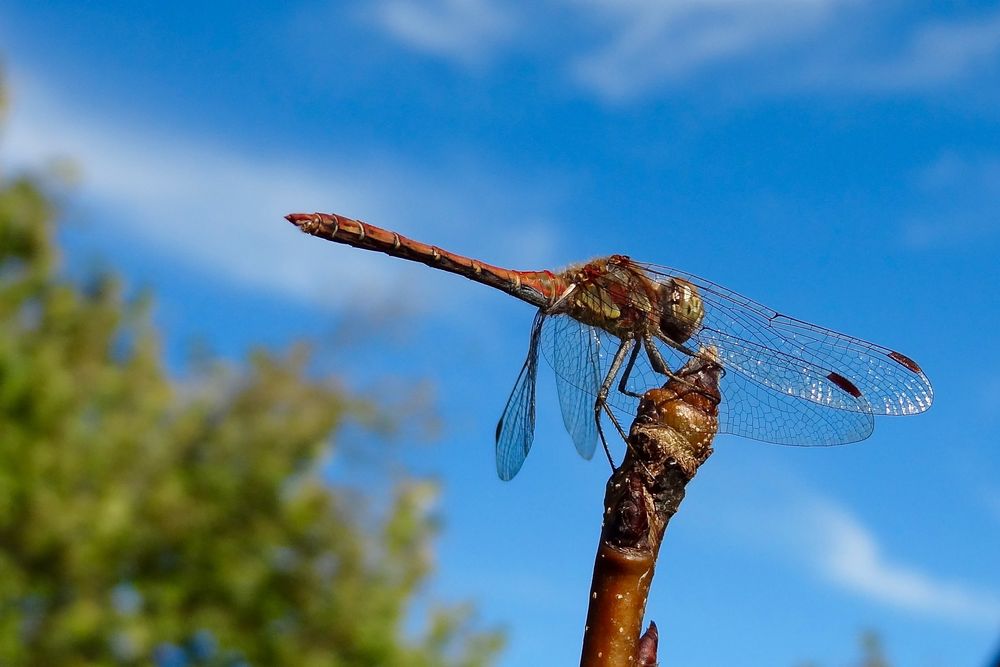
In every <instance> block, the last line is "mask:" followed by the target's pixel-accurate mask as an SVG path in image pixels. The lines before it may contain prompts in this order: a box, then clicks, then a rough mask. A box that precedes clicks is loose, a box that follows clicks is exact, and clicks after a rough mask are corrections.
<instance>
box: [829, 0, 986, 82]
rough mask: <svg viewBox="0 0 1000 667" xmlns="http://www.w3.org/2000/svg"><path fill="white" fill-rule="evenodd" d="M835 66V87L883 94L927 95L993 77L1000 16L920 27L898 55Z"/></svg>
mask: <svg viewBox="0 0 1000 667" xmlns="http://www.w3.org/2000/svg"><path fill="white" fill-rule="evenodd" d="M855 64H856V65H857V66H856V67H850V68H846V67H844V68H835V69H834V70H833V71H831V72H830V73H829V78H830V80H831V82H832V83H839V84H843V85H847V86H850V87H857V88H863V89H870V90H874V91H881V92H905V91H923V90H929V89H937V88H941V87H949V86H953V85H955V84H959V83H962V82H963V81H964V80H966V79H968V78H969V77H972V76H974V75H976V74H989V72H990V71H991V70H992V71H994V72H995V71H996V70H997V69H1000V68H998V65H1000V12H996V13H994V14H992V15H986V16H976V17H974V18H968V19H961V20H937V21H930V22H927V23H925V24H921V25H918V26H917V27H916V29H914V30H913V32H912V33H911V34H910V36H909V38H908V39H907V40H906V42H905V44H904V46H903V47H902V48H901V49H900V50H899V51H898V52H896V53H891V54H888V55H886V56H883V57H881V58H880V57H872V58H868V59H864V60H863V61H860V62H856V63H855Z"/></svg>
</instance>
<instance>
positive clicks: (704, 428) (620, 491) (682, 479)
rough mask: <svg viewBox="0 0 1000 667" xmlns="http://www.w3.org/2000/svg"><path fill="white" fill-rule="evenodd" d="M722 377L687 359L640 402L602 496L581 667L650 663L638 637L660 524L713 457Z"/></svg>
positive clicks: (652, 642) (645, 640)
mask: <svg viewBox="0 0 1000 667" xmlns="http://www.w3.org/2000/svg"><path fill="white" fill-rule="evenodd" d="M709 356H711V355H709ZM721 376H722V368H721V366H719V365H718V364H716V363H714V362H711V361H708V360H706V359H703V358H692V359H691V360H690V361H689V362H688V363H687V364H686V365H685V366H684V367H682V368H681V369H680V370H679V371H677V373H676V376H675V378H674V379H672V380H670V381H669V382H667V384H665V385H664V386H663V387H662V388H659V389H651V390H650V391H647V392H646V393H645V394H644V395H643V398H642V401H641V402H640V404H639V412H638V414H637V416H636V418H635V421H633V422H632V427H631V429H630V431H629V438H628V452H627V453H626V455H625V460H624V461H623V462H622V465H621V467H620V468H618V469H617V470H616V471H615V472H614V473H613V474H612V475H611V478H610V479H609V480H608V484H607V489H606V491H605V496H604V524H603V526H604V527H603V530H602V531H601V541H600V544H599V545H598V548H597V557H596V559H595V562H594V578H593V583H592V585H591V593H590V609H589V610H588V613H587V627H586V630H585V632H584V639H583V656H582V658H581V660H580V664H581V665H582V666H583V667H591V666H593V665H614V666H617V665H630V666H631V665H653V664H655V663H656V645H657V631H656V626H655V625H653V624H650V629H649V630H647V632H646V634H645V635H644V636H643V637H642V639H641V640H640V637H639V632H640V631H641V629H642V618H643V614H644V613H645V609H646V599H647V597H648V595H649V587H650V584H651V582H652V579H653V571H654V568H655V566H656V557H657V554H658V553H659V550H660V543H661V542H662V540H663V534H664V532H665V531H666V528H667V523H668V522H669V521H670V518H671V517H672V516H673V515H674V513H675V512H677V508H678V506H679V505H680V502H681V500H683V499H684V487H685V486H686V485H687V483H688V482H689V481H691V479H692V478H693V477H694V475H695V473H696V472H697V470H698V468H699V466H701V464H702V463H704V462H705V460H706V459H708V457H709V455H710V454H711V453H712V440H713V438H714V437H715V433H716V431H717V430H718V425H719V423H718V407H719V401H720V398H719V379H720V378H721Z"/></svg>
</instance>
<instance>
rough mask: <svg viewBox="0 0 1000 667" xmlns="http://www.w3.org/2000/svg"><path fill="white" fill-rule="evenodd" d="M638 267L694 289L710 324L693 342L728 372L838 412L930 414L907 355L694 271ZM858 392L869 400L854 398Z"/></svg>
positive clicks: (927, 387)
mask: <svg viewBox="0 0 1000 667" xmlns="http://www.w3.org/2000/svg"><path fill="white" fill-rule="evenodd" d="M637 267H639V268H640V269H642V270H643V271H644V272H645V273H646V274H647V275H648V276H649V277H650V278H651V279H653V280H655V281H657V282H661V283H662V282H663V281H665V280H668V279H669V278H671V277H675V276H676V277H679V278H682V279H684V280H686V281H688V282H690V283H691V284H692V285H694V286H695V287H696V288H697V290H698V292H699V294H700V296H701V298H702V301H703V302H704V308H705V319H704V321H703V323H702V327H701V329H700V330H699V331H698V332H697V333H696V334H695V335H694V336H692V338H691V340H690V341H689V344H690V345H693V346H698V345H705V346H707V345H714V346H716V347H717V348H718V349H719V356H720V357H721V360H722V362H723V364H724V365H725V366H726V368H727V369H731V370H736V371H738V372H740V373H742V374H743V375H744V376H746V377H747V378H749V379H752V380H753V381H754V382H755V383H758V384H761V385H764V386H767V387H769V388H771V389H773V390H775V391H777V392H788V391H791V392H792V393H795V394H797V395H799V396H800V397H802V398H805V399H806V400H809V401H813V402H818V403H821V404H823V405H828V406H830V407H837V408H841V409H846V410H855V411H859V410H860V411H861V412H866V411H868V410H871V411H872V412H874V413H875V414H880V415H910V414H916V413H919V412H923V411H924V410H926V409H927V408H929V407H930V405H931V403H932V401H933V399H934V391H933V389H932V387H931V383H930V380H928V379H927V376H926V375H925V374H924V373H923V371H922V370H921V369H920V367H919V366H918V365H917V364H916V362H914V361H913V360H912V359H910V358H909V357H907V356H905V355H903V354H900V353H899V352H895V351H893V350H890V349H889V348H886V347H883V346H881V345H876V344H875V343H870V342H868V341H865V340H862V339H860V338H855V337H853V336H847V335H845V334H841V333H838V332H836V331H832V330H830V329H825V328H823V327H820V326H817V325H815V324H809V323H808V322H803V321H801V320H797V319H795V318H792V317H788V316H786V315H782V314H781V313H779V312H777V311H775V310H772V309H771V308H768V307H766V306H764V305H762V304H760V303H757V302H756V301H753V300H752V299H748V298H747V297H744V296H742V295H740V294H738V293H736V292H734V291H732V290H730V289H727V288H725V287H723V286H721V285H717V284H715V283H713V282H712V281H710V280H706V279H705V278H701V277H700V276H696V275H694V274H691V273H687V272H686V271H680V270H676V269H672V268H670V267H665V266H658V265H653V264H637ZM818 371H826V374H823V373H820V372H818ZM844 380H847V382H846V383H845V382H844ZM837 389H840V390H841V391H839V392H838V391H837ZM855 393H857V394H860V398H862V399H863V400H862V401H851V400H848V399H849V397H851V396H852V395H853V394H855Z"/></svg>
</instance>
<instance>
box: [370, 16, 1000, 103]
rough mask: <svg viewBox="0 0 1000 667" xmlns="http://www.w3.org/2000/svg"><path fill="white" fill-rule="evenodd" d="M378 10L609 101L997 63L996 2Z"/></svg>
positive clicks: (382, 19)
mask: <svg viewBox="0 0 1000 667" xmlns="http://www.w3.org/2000/svg"><path fill="white" fill-rule="evenodd" d="M370 15H371V16H374V17H375V22H374V23H375V25H377V26H378V27H379V29H380V30H381V31H382V32H383V33H385V34H387V35H388V36H389V37H390V38H392V39H394V40H396V41H397V42H399V43H400V44H402V45H403V46H405V47H406V48H410V49H413V50H416V51H420V52H423V53H427V54H431V55H433V56H435V57H438V58H445V59H449V60H453V61H455V62H456V63H457V64H459V65H463V66H468V65H474V64H478V63H481V62H484V61H487V60H491V59H498V58H500V57H501V56H503V55H507V54H509V53H516V54H518V55H520V56H527V57H531V58H536V59H540V60H542V61H545V62H546V64H547V66H548V67H549V68H551V69H554V70H556V71H562V72H563V73H564V74H565V76H566V77H567V78H569V79H570V80H572V81H574V82H575V83H576V84H577V85H578V86H580V87H581V88H582V89H584V90H586V91H588V92H590V93H592V94H593V95H595V96H597V97H598V98H600V99H602V100H605V101H613V102H627V101H630V100H633V99H636V98H641V97H646V96H650V95H654V94H657V93H664V92H670V91H674V90H677V89H681V88H683V87H684V86H685V85H692V84H695V83H697V84H704V83H705V82H706V81H710V80H718V81H724V82H728V84H727V87H729V88H733V87H735V88H739V89H742V90H746V89H750V90H757V91H766V92H771V93H774V92H785V93H787V92H795V91H803V90H806V91H810V92H815V91H831V92H837V93H843V92H853V93H858V94H901V93H908V94H924V93H935V92H939V91H941V90H943V89H947V88H949V87H954V86H957V85H962V84H967V83H968V82H969V81H973V80H976V79H977V77H979V78H982V77H989V76H991V75H992V74H993V73H995V72H996V71H997V70H1000V11H996V10H994V11H991V12H982V11H980V12H978V13H976V14H966V15H964V16H958V17H954V16H952V17H941V16H938V17H925V18H921V19H917V20H911V19H910V17H908V16H907V14H906V8H905V5H903V6H899V7H886V6H883V5H878V4H872V3H863V2H860V0H675V1H673V2H661V1H660V0H547V1H545V2H541V3H536V5H532V7H531V10H530V11H521V12H520V13H514V12H513V11H511V10H510V9H508V6H507V5H502V4H500V3H498V2H496V1H495V0H381V2H380V3H378V4H376V5H374V9H371V10H370ZM859 26H863V28H862V29H859ZM541 35H544V36H545V39H540V38H539V36H541Z"/></svg>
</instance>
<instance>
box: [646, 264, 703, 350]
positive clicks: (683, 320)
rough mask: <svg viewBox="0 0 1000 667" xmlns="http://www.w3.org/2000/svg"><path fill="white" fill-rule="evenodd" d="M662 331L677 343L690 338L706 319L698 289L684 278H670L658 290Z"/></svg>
mask: <svg viewBox="0 0 1000 667" xmlns="http://www.w3.org/2000/svg"><path fill="white" fill-rule="evenodd" d="M658 292H659V294H658V296H659V303H660V322H659V325H660V331H661V332H662V333H663V335H664V336H666V337H667V338H669V339H670V340H672V341H674V342H675V343H683V342H685V341H686V340H687V339H688V338H690V337H691V336H692V335H693V334H694V332H695V331H697V330H698V327H700V326H701V322H702V320H704V319H705V304H704V303H702V300H701V296H700V295H699V294H698V289H697V288H696V287H695V286H694V285H692V284H691V283H689V282H688V281H686V280H684V279H683V278H677V277H673V278H668V279H667V280H665V281H663V282H662V283H660V286H659V288H658Z"/></svg>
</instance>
